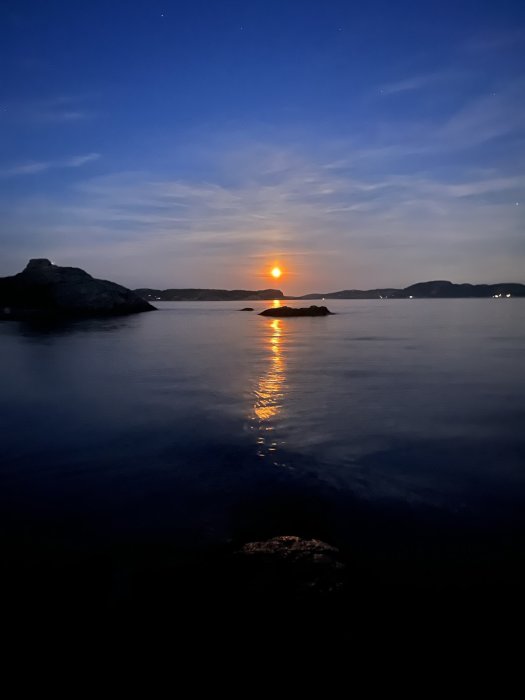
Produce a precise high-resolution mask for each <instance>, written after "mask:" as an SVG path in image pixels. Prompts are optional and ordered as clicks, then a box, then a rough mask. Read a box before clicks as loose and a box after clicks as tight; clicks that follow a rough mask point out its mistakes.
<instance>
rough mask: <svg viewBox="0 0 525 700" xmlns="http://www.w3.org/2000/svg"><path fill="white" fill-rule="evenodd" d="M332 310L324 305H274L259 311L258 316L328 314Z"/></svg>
mask: <svg viewBox="0 0 525 700" xmlns="http://www.w3.org/2000/svg"><path fill="white" fill-rule="evenodd" d="M331 313H332V312H331V311H329V310H328V309H327V308H326V306H307V307H303V308H294V307H293V306H276V307H274V308H272V309H266V310H265V311H261V313H260V314H259V316H275V317H277V318H289V317H291V316H329V315H330V314H331Z"/></svg>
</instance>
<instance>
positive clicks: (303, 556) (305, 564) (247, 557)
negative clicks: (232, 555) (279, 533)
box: [237, 535, 345, 597]
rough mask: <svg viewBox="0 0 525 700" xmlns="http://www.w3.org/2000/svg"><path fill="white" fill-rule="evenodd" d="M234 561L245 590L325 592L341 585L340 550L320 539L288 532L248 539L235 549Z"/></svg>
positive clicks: (300, 592)
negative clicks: (235, 559) (238, 548)
mask: <svg viewBox="0 0 525 700" xmlns="http://www.w3.org/2000/svg"><path fill="white" fill-rule="evenodd" d="M237 562H238V566H239V571H238V574H239V576H240V578H241V580H242V584H243V586H244V589H245V592H248V593H249V592H251V593H256V594H258V595H260V594H263V595H265V596H267V595H271V594H279V595H282V594H285V595H291V596H293V597H295V596H297V595H299V596H303V595H305V594H306V595H308V596H310V595H312V594H314V595H319V594H321V595H323V594H324V595H326V594H331V593H336V592H339V591H340V590H341V589H342V586H343V581H344V568H345V567H344V564H343V563H342V562H341V561H340V553H339V551H338V550H337V549H336V548H335V547H332V546H330V545H329V544H326V542H322V541H321V540H305V539H302V538H301V537H295V536H290V535H287V536H284V537H274V538H272V539H271V540H266V541H264V542H250V543H248V544H245V545H244V546H243V547H242V548H241V549H240V550H239V551H238V552H237Z"/></svg>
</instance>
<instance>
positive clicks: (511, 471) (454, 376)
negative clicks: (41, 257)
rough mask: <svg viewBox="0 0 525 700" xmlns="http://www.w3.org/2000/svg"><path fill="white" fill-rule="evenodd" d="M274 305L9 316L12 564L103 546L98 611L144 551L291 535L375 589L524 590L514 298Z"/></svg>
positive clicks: (0, 346)
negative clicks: (317, 307) (333, 554)
mask: <svg viewBox="0 0 525 700" xmlns="http://www.w3.org/2000/svg"><path fill="white" fill-rule="evenodd" d="M283 303H286V304H288V305H304V302H297V301H291V302H282V301H278V300H277V301H274V302H271V301H270V302H259V301H256V302H249V304H250V306H252V307H253V308H254V311H252V312H249V311H241V310H240V309H241V308H242V307H244V306H245V305H246V304H247V302H174V303H168V302H157V306H158V311H156V312H154V313H153V312H152V313H142V314H137V315H133V316H125V317H119V318H107V319H93V320H79V321H70V322H62V323H55V324H51V325H50V324H38V323H28V322H14V321H9V322H7V321H6V322H3V323H1V324H0V431H1V440H0V444H1V451H0V510H1V515H0V525H1V533H0V534H1V542H2V552H3V555H2V556H3V559H4V563H5V561H10V562H11V564H10V566H11V568H13V567H14V568H15V569H16V567H18V568H19V569H20V567H22V569H21V570H22V571H23V572H29V573H30V574H31V573H32V572H34V571H35V570H36V571H46V562H49V561H52V562H54V563H53V566H52V567H51V568H52V569H53V571H54V572H55V574H56V571H57V566H58V568H60V566H62V568H60V571H61V572H62V573H61V574H60V576H62V575H63V568H64V565H63V562H64V561H65V562H67V561H77V563H78V562H79V561H80V562H81V564H78V566H77V576H78V578H81V577H82V566H83V563H85V562H86V561H90V562H91V561H93V560H94V558H95V559H96V557H97V556H99V554H100V552H101V551H103V552H104V562H105V564H104V566H106V567H107V568H108V572H109V573H108V575H107V576H106V578H103V581H102V582H98V585H100V586H102V588H104V587H105V586H107V587H108V591H109V592H108V596H109V597H110V598H111V596H112V595H114V594H115V590H117V594H116V595H117V596H118V595H119V591H120V592H121V591H122V590H126V586H127V585H128V584H127V583H126V580H127V579H126V571H128V570H129V568H130V567H131V568H132V567H133V561H134V556H135V553H136V552H142V553H144V552H149V554H148V556H154V555H151V553H152V552H160V551H163V552H165V551H168V550H169V552H170V556H176V554H174V553H176V552H189V551H191V552H203V553H205V552H209V551H211V550H213V548H219V549H220V548H231V549H232V550H234V549H235V548H236V547H239V546H241V545H242V543H245V542H249V541H257V540H264V539H267V538H270V537H274V536H279V535H297V536H301V537H305V538H316V539H320V540H323V541H325V542H328V543H329V544H332V545H333V546H335V547H337V548H339V549H340V551H341V552H343V553H344V556H345V557H346V558H347V561H348V562H350V563H351V566H352V567H354V570H355V576H356V577H357V578H359V576H365V578H366V577H367V576H368V577H369V578H373V579H374V580H375V581H376V582H377V581H378V580H380V581H381V582H383V583H384V585H394V586H396V585H401V586H402V585H416V586H419V585H421V586H427V585H430V586H435V585H437V586H448V585H456V584H457V583H458V582H459V583H460V584H461V585H465V586H470V585H479V584H480V583H483V582H487V581H488V582H491V583H498V582H504V583H509V582H511V583H512V584H516V585H523V584H524V582H525V578H524V575H523V571H522V570H523V566H522V564H523V561H524V559H523V556H524V553H525V546H524V545H525V300H522V299H452V300H449V299H432V300H430V299H428V300H422V299H421V300H418V299H412V300H393V299H382V300H381V299H378V300H329V301H325V302H312V303H325V304H327V305H328V306H329V308H330V310H331V311H333V312H334V315H331V316H327V317H321V318H287V319H277V318H271V317H264V316H260V315H258V312H260V311H262V310H263V309H265V308H268V307H270V306H272V305H273V306H278V305H279V304H283ZM309 303H310V302H309ZM79 553H80V554H79ZM137 556H139V555H137ZM141 556H142V555H141ZM162 556H164V554H163V555H162ZM75 558H76V559H75ZM58 561H60V562H62V565H60V566H59V565H58V564H57V562H58ZM82 562H83V563H82ZM122 562H124V563H122ZM130 562H131V563H130ZM66 568H67V567H66ZM79 572H80V573H79Z"/></svg>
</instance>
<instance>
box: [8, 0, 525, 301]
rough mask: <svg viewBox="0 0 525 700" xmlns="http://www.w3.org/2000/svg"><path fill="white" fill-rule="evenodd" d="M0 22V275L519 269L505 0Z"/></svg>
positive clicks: (524, 162)
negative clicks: (44, 266)
mask: <svg viewBox="0 0 525 700" xmlns="http://www.w3.org/2000/svg"><path fill="white" fill-rule="evenodd" d="M0 20H1V21H0V65H1V66H2V70H1V75H0V275H8V274H14V273H15V272H18V271H19V270H20V269H22V268H23V267H24V266H25V264H26V262H27V260H28V258H30V257H48V258H51V259H53V260H54V261H55V262H57V263H58V264H62V265H74V266H78V267H82V268H84V269H86V270H87V271H88V272H90V273H91V274H93V275H95V276H97V277H103V278H106V279H112V280H114V281H116V282H120V283H122V284H125V285H127V286H130V287H145V286H147V287H189V286H194V287H221V288H230V289H231V288H248V289H253V288H262V287H269V286H279V287H280V288H281V289H283V290H284V291H285V292H288V293H292V294H293V293H306V292H324V291H335V290H338V289H349V288H372V287H376V286H406V285H408V284H410V283H413V282H417V281H423V280H428V279H450V280H452V281H454V282H467V281H469V282H477V283H479V282H501V281H509V282H525V264H524V263H525V228H524V211H525V73H524V68H525V2H523V0H514V1H513V2H511V1H510V0H499V1H498V2H496V1H495V0H492V1H488V2H483V1H482V0H477V1H476V2H473V1H470V2H466V1H464V0H463V1H462V0H454V1H453V2H450V1H447V0H444V1H442V2H433V1H429V2H425V0H418V1H414V2H408V1H402V0H401V1H400V0H396V1H394V0H381V1H377V0H376V1H374V0H369V1H368V2H351V1H350V0H344V1H341V2H336V1H333V0H323V1H320V0H316V1H309V0H264V1H260V0H244V2H229V1H227V0H216V1H212V0H208V1H207V2H206V1H204V0H191V2H186V1H184V0H180V1H178V2H174V1H171V2H170V1H168V0H166V2H159V1H157V0H148V1H146V0H140V1H139V0H136V1H134V0H126V1H125V2H124V1H122V2H113V1H112V0H104V1H99V0H90V1H89V2H80V1H77V0H67V1H54V0H46V1H45V2H42V0H38V1H33V2H30V1H29V0H28V1H24V0H3V2H2V4H1V9H0ZM275 264H279V265H281V266H282V268H283V270H284V275H283V277H282V279H281V280H279V282H278V283H275V281H274V280H272V279H271V278H270V277H269V275H268V272H269V270H270V269H271V268H272V267H273V266H274V265H275Z"/></svg>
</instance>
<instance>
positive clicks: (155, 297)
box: [135, 289, 284, 301]
mask: <svg viewBox="0 0 525 700" xmlns="http://www.w3.org/2000/svg"><path fill="white" fill-rule="evenodd" d="M135 293H136V294H138V295H139V296H140V297H142V299H145V300H146V301H261V300H270V299H283V298H284V297H283V293H282V292H281V290H280V289H259V290H257V291H250V290H246V289H232V290H229V289H135Z"/></svg>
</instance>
